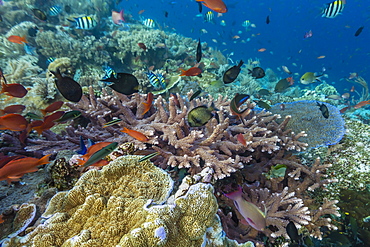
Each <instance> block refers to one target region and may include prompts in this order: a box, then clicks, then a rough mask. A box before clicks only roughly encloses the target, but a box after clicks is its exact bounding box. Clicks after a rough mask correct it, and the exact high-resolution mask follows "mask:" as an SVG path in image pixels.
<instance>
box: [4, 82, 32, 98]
mask: <svg viewBox="0 0 370 247" xmlns="http://www.w3.org/2000/svg"><path fill="white" fill-rule="evenodd" d="M1 87H2V88H1V91H0V94H2V93H5V94H6V95H8V96H13V97H16V98H23V97H24V96H25V95H26V94H27V92H28V91H27V89H26V88H25V87H23V86H22V85H21V84H19V83H13V84H6V83H5V82H4V81H2V82H1Z"/></svg>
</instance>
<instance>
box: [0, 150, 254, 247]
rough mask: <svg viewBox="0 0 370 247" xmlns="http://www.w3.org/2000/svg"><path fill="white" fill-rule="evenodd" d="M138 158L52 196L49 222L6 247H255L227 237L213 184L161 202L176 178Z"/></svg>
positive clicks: (118, 162)
mask: <svg viewBox="0 0 370 247" xmlns="http://www.w3.org/2000/svg"><path fill="white" fill-rule="evenodd" d="M139 158H140V157H139V156H126V157H120V158H117V159H116V160H115V161H113V162H111V163H110V164H109V165H107V166H105V167H104V168H103V169H102V170H101V171H97V170H90V171H89V172H87V173H85V174H84V175H83V176H82V177H81V178H80V179H79V181H78V182H77V183H76V185H75V187H74V188H72V189H71V190H70V191H68V192H59V193H58V194H56V195H55V196H54V197H53V198H52V199H51V201H50V203H49V206H48V208H47V209H46V211H45V213H44V214H43V217H45V218H48V219H47V220H46V221H45V222H44V223H42V224H40V225H39V226H37V227H36V228H35V230H34V231H32V232H30V233H29V234H27V235H26V236H25V237H23V238H19V237H18V238H12V239H8V240H6V242H5V243H4V246H14V247H16V246H22V245H25V244H27V246H52V245H57V246H61V245H63V246H85V245H89V246H125V247H126V246H127V247H129V246H133V247H140V246H143V247H144V246H175V245H176V246H179V247H180V246H184V247H190V246H200V245H202V244H203V246H254V245H253V244H252V243H246V244H242V245H239V244H237V243H236V242H235V241H230V240H228V239H227V238H225V237H224V235H223V234H222V230H221V229H220V227H219V220H218V217H217V216H216V215H215V212H216V210H217V203H216V199H215V197H214V196H213V187H212V186H211V185H210V184H203V183H197V184H195V185H191V186H190V187H189V188H188V190H187V192H186V194H185V195H182V196H178V197H177V198H176V199H175V204H163V205H158V204H162V203H163V202H164V201H165V200H166V199H167V198H168V195H169V193H170V192H171V190H172V184H173V182H172V180H171V178H170V177H169V176H168V175H167V173H165V172H164V171H163V170H161V169H160V168H157V167H155V166H154V165H153V164H151V163H150V162H148V161H145V162H141V163H138V162H137V161H138V159H139ZM208 236H209V237H210V238H207V237H208Z"/></svg>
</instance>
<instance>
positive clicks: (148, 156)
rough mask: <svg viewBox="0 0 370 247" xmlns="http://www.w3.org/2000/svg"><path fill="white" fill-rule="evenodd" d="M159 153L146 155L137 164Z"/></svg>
mask: <svg viewBox="0 0 370 247" xmlns="http://www.w3.org/2000/svg"><path fill="white" fill-rule="evenodd" d="M158 154H159V153H158V152H154V153H151V154H148V155H145V156H144V157H141V158H140V159H139V160H138V162H143V161H145V160H149V159H151V158H153V157H155V156H157V155H158Z"/></svg>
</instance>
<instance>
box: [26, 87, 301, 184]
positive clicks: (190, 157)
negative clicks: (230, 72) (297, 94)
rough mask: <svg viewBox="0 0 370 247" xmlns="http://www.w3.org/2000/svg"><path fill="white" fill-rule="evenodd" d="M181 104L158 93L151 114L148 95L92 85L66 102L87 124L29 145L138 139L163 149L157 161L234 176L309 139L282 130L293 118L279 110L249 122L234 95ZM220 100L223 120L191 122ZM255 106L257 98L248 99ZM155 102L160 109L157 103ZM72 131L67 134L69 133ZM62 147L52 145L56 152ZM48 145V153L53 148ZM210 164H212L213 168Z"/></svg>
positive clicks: (44, 147) (41, 146) (218, 175)
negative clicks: (197, 110)
mask: <svg viewBox="0 0 370 247" xmlns="http://www.w3.org/2000/svg"><path fill="white" fill-rule="evenodd" d="M178 97H179V101H180V110H179V109H178V107H177V106H176V103H175V101H174V99H173V97H171V98H170V99H169V101H168V102H167V101H166V100H164V99H163V98H162V97H161V96H159V97H157V99H156V101H155V103H154V107H153V108H152V110H150V111H149V113H147V114H146V115H145V116H143V115H142V112H143V109H144V105H143V104H142V102H144V101H145V98H144V96H143V95H140V94H134V95H133V96H132V97H128V96H126V95H122V94H118V93H115V92H113V95H111V94H108V93H107V92H106V91H105V90H103V91H102V95H101V97H96V96H95V95H94V92H93V90H92V88H90V94H89V98H88V97H86V96H83V97H82V99H81V101H80V102H78V103H76V104H74V103H66V104H67V105H68V106H69V107H70V108H71V109H72V110H79V111H81V112H82V115H83V116H84V117H86V118H88V119H89V121H90V124H89V125H88V126H87V127H86V128H82V127H78V129H74V128H72V127H67V128H66V131H67V133H68V135H65V134H63V135H65V137H64V138H63V137H57V138H54V140H63V139H67V140H65V141H61V142H55V144H53V142H48V141H42V140H30V142H32V143H33V144H38V145H37V146H29V147H27V149H28V150H44V151H46V150H50V147H51V146H53V147H54V148H55V145H65V144H66V143H67V142H68V141H73V142H74V143H78V137H79V136H82V137H84V139H88V138H90V139H92V140H94V141H112V142H113V141H116V142H120V143H122V142H128V141H132V142H134V143H135V146H136V148H137V149H152V150H155V151H157V152H159V154H160V156H158V157H156V159H155V160H154V162H155V163H156V164H158V165H160V166H162V167H163V168H165V167H167V166H172V167H178V168H189V172H190V173H191V174H193V175H194V174H197V173H199V172H201V171H202V170H203V169H206V168H207V170H208V171H209V172H210V173H211V174H212V176H213V177H214V178H215V179H222V178H224V177H226V176H230V174H231V173H233V172H235V171H237V170H239V169H240V168H242V167H243V166H244V165H245V164H248V163H249V162H250V161H251V160H252V157H256V158H258V157H260V156H262V155H263V153H268V154H273V153H275V152H277V151H278V150H279V149H281V148H282V149H286V150H301V149H302V148H305V145H306V144H303V143H302V142H299V141H298V140H297V139H298V138H299V137H300V136H301V135H302V134H298V135H296V136H295V135H290V132H289V131H285V132H284V131H282V129H284V128H285V125H286V123H287V121H288V119H287V120H286V121H283V122H282V123H281V124H277V123H276V122H275V120H276V119H277V118H278V117H279V116H278V115H271V114H270V113H266V112H263V113H259V114H256V115H255V116H252V115H253V114H250V116H248V118H249V119H248V120H246V124H245V125H243V124H241V123H240V120H238V119H236V118H235V117H234V116H231V115H230V112H229V109H228V108H229V101H228V100H226V99H225V98H222V97H221V96H220V97H219V98H218V99H216V100H214V99H213V98H212V97H209V98H202V99H197V100H194V101H192V102H191V103H188V102H187V101H185V100H184V99H182V98H181V97H180V96H178ZM211 102H214V103H215V105H216V107H217V108H218V109H220V111H218V112H217V115H218V118H219V122H217V120H216V119H211V120H210V121H209V122H208V123H207V124H206V125H205V126H204V127H200V128H191V127H190V126H189V125H188V123H187V121H186V116H187V113H188V110H190V109H192V108H194V107H196V106H199V105H210V104H211ZM248 107H249V108H253V104H249V105H248ZM154 108H155V109H154ZM113 118H120V119H122V120H123V121H121V122H120V123H119V128H117V127H116V126H110V127H107V128H103V127H102V126H103V125H104V124H105V123H106V122H109V121H111V120H112V119H113ZM123 127H126V128H128V129H134V130H137V131H140V132H142V133H143V134H145V135H146V136H147V137H148V138H149V141H148V142H146V143H142V142H140V141H138V140H135V139H133V138H132V137H130V136H127V135H125V134H122V133H121V132H120V130H121V129H122V128H123ZM239 133H240V134H243V136H244V138H245V139H246V142H247V145H246V146H243V145H242V144H241V143H239V142H238V141H237V138H236V136H237V135H238V134H239ZM66 136H67V138H66ZM68 139H69V140H68ZM57 150H58V149H54V150H50V151H52V152H55V151H57ZM50 151H46V152H45V153H50ZM209 168H210V169H209Z"/></svg>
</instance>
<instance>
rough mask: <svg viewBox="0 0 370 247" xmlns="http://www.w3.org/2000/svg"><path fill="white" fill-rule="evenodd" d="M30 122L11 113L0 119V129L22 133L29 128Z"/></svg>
mask: <svg viewBox="0 0 370 247" xmlns="http://www.w3.org/2000/svg"><path fill="white" fill-rule="evenodd" d="M27 125H28V122H27V120H26V119H25V117H23V116H22V115H19V114H15V113H11V114H7V115H5V116H2V117H0V129H2V130H11V131H22V130H25V129H26V128H27Z"/></svg>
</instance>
